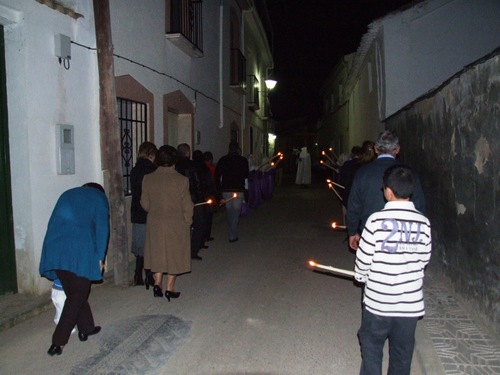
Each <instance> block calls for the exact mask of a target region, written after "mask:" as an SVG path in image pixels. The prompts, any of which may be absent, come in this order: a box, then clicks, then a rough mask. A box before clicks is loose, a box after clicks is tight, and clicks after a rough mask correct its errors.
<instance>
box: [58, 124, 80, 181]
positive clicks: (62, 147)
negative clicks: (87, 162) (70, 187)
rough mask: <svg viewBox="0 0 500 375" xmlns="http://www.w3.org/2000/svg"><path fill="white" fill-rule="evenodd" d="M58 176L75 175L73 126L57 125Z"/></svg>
mask: <svg viewBox="0 0 500 375" xmlns="http://www.w3.org/2000/svg"><path fill="white" fill-rule="evenodd" d="M56 133H57V134H56V149H57V174H75V130H74V127H73V125H61V124H59V125H57V127H56Z"/></svg>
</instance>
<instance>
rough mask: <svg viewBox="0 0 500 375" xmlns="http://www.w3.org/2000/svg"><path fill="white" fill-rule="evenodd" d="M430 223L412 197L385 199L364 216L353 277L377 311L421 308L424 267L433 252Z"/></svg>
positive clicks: (403, 312) (418, 311)
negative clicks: (380, 204)
mask: <svg viewBox="0 0 500 375" xmlns="http://www.w3.org/2000/svg"><path fill="white" fill-rule="evenodd" d="M431 247H432V240H431V225H430V222H429V220H428V219H427V218H426V217H425V216H424V215H422V214H421V213H420V212H419V211H417V210H416V209H415V206H414V204H413V203H412V202H411V201H392V202H387V203H386V205H385V207H384V209H383V210H382V211H379V212H375V213H374V214H372V215H371V216H370V217H369V218H368V220H367V221H366V226H365V229H364V230H363V233H362V235H361V241H360V243H359V248H358V250H357V252H356V263H355V269H354V271H355V276H354V277H355V279H356V280H357V281H360V282H362V283H365V288H364V297H363V302H364V304H365V308H366V309H367V310H369V311H370V312H371V313H373V314H375V315H382V316H398V317H418V316H423V315H424V314H425V310H424V297H423V292H422V287H423V278H424V268H425V266H426V265H427V264H428V263H429V260H430V257H431Z"/></svg>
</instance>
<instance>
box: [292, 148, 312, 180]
mask: <svg viewBox="0 0 500 375" xmlns="http://www.w3.org/2000/svg"><path fill="white" fill-rule="evenodd" d="M297 163H298V165H297V176H296V178H295V183H296V184H297V185H310V184H311V155H309V152H307V147H305V146H304V147H302V149H301V151H300V154H299V158H298V160H297Z"/></svg>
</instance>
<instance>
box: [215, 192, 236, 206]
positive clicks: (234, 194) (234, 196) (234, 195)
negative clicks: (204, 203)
mask: <svg viewBox="0 0 500 375" xmlns="http://www.w3.org/2000/svg"><path fill="white" fill-rule="evenodd" d="M237 196H238V194H236V193H233V196H232V197H231V198H229V199H228V200H227V201H224V202H223V203H221V204H219V206H222V205H223V204H226V203H227V202H229V201H230V200H233V199H234V198H236V197H237Z"/></svg>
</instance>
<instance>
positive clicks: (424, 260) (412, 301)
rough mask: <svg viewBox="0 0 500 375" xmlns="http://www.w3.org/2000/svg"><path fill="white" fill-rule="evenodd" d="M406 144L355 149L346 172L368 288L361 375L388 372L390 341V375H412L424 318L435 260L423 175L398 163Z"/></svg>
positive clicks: (351, 231)
mask: <svg viewBox="0 0 500 375" xmlns="http://www.w3.org/2000/svg"><path fill="white" fill-rule="evenodd" d="M399 151H400V146H399V138H398V137H397V136H396V135H395V134H393V133H392V132H390V131H384V132H382V133H381V134H380V135H379V137H378V139H377V141H376V142H371V141H366V142H364V143H363V147H362V148H353V149H352V154H353V158H352V161H350V162H345V163H344V164H343V166H342V167H341V168H340V180H339V182H341V183H342V184H343V186H344V187H345V189H344V194H343V203H344V204H345V205H346V208H347V213H346V221H347V233H348V238H349V247H350V248H351V249H352V250H354V251H356V261H355V269H354V271H355V274H354V277H355V280H356V281H358V282H360V283H362V285H363V287H362V289H363V307H362V308H363V310H362V319H361V327H360V328H359V331H358V338H359V342H360V345H361V357H362V361H361V369H360V375H379V374H381V373H382V357H383V348H384V344H385V341H386V340H387V339H388V340H389V368H388V372H387V373H388V374H389V375H396V374H397V375H405V374H406V375H409V374H410V371H411V361H412V356H413V349H414V345H415V330H416V325H417V321H418V320H419V319H420V318H421V317H422V316H423V315H424V313H425V310H424V300H423V277H424V271H425V267H426V266H427V264H428V263H429V260H430V256H431V247H432V245H431V244H432V239H431V226H430V222H429V220H428V219H427V218H426V217H425V216H424V213H425V199H424V194H423V190H422V186H421V184H420V181H419V178H418V175H417V174H416V173H415V172H414V171H413V170H412V169H411V168H410V167H408V166H406V165H403V164H400V163H399V162H398V161H397V159H396V157H397V154H398V153H399Z"/></svg>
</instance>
